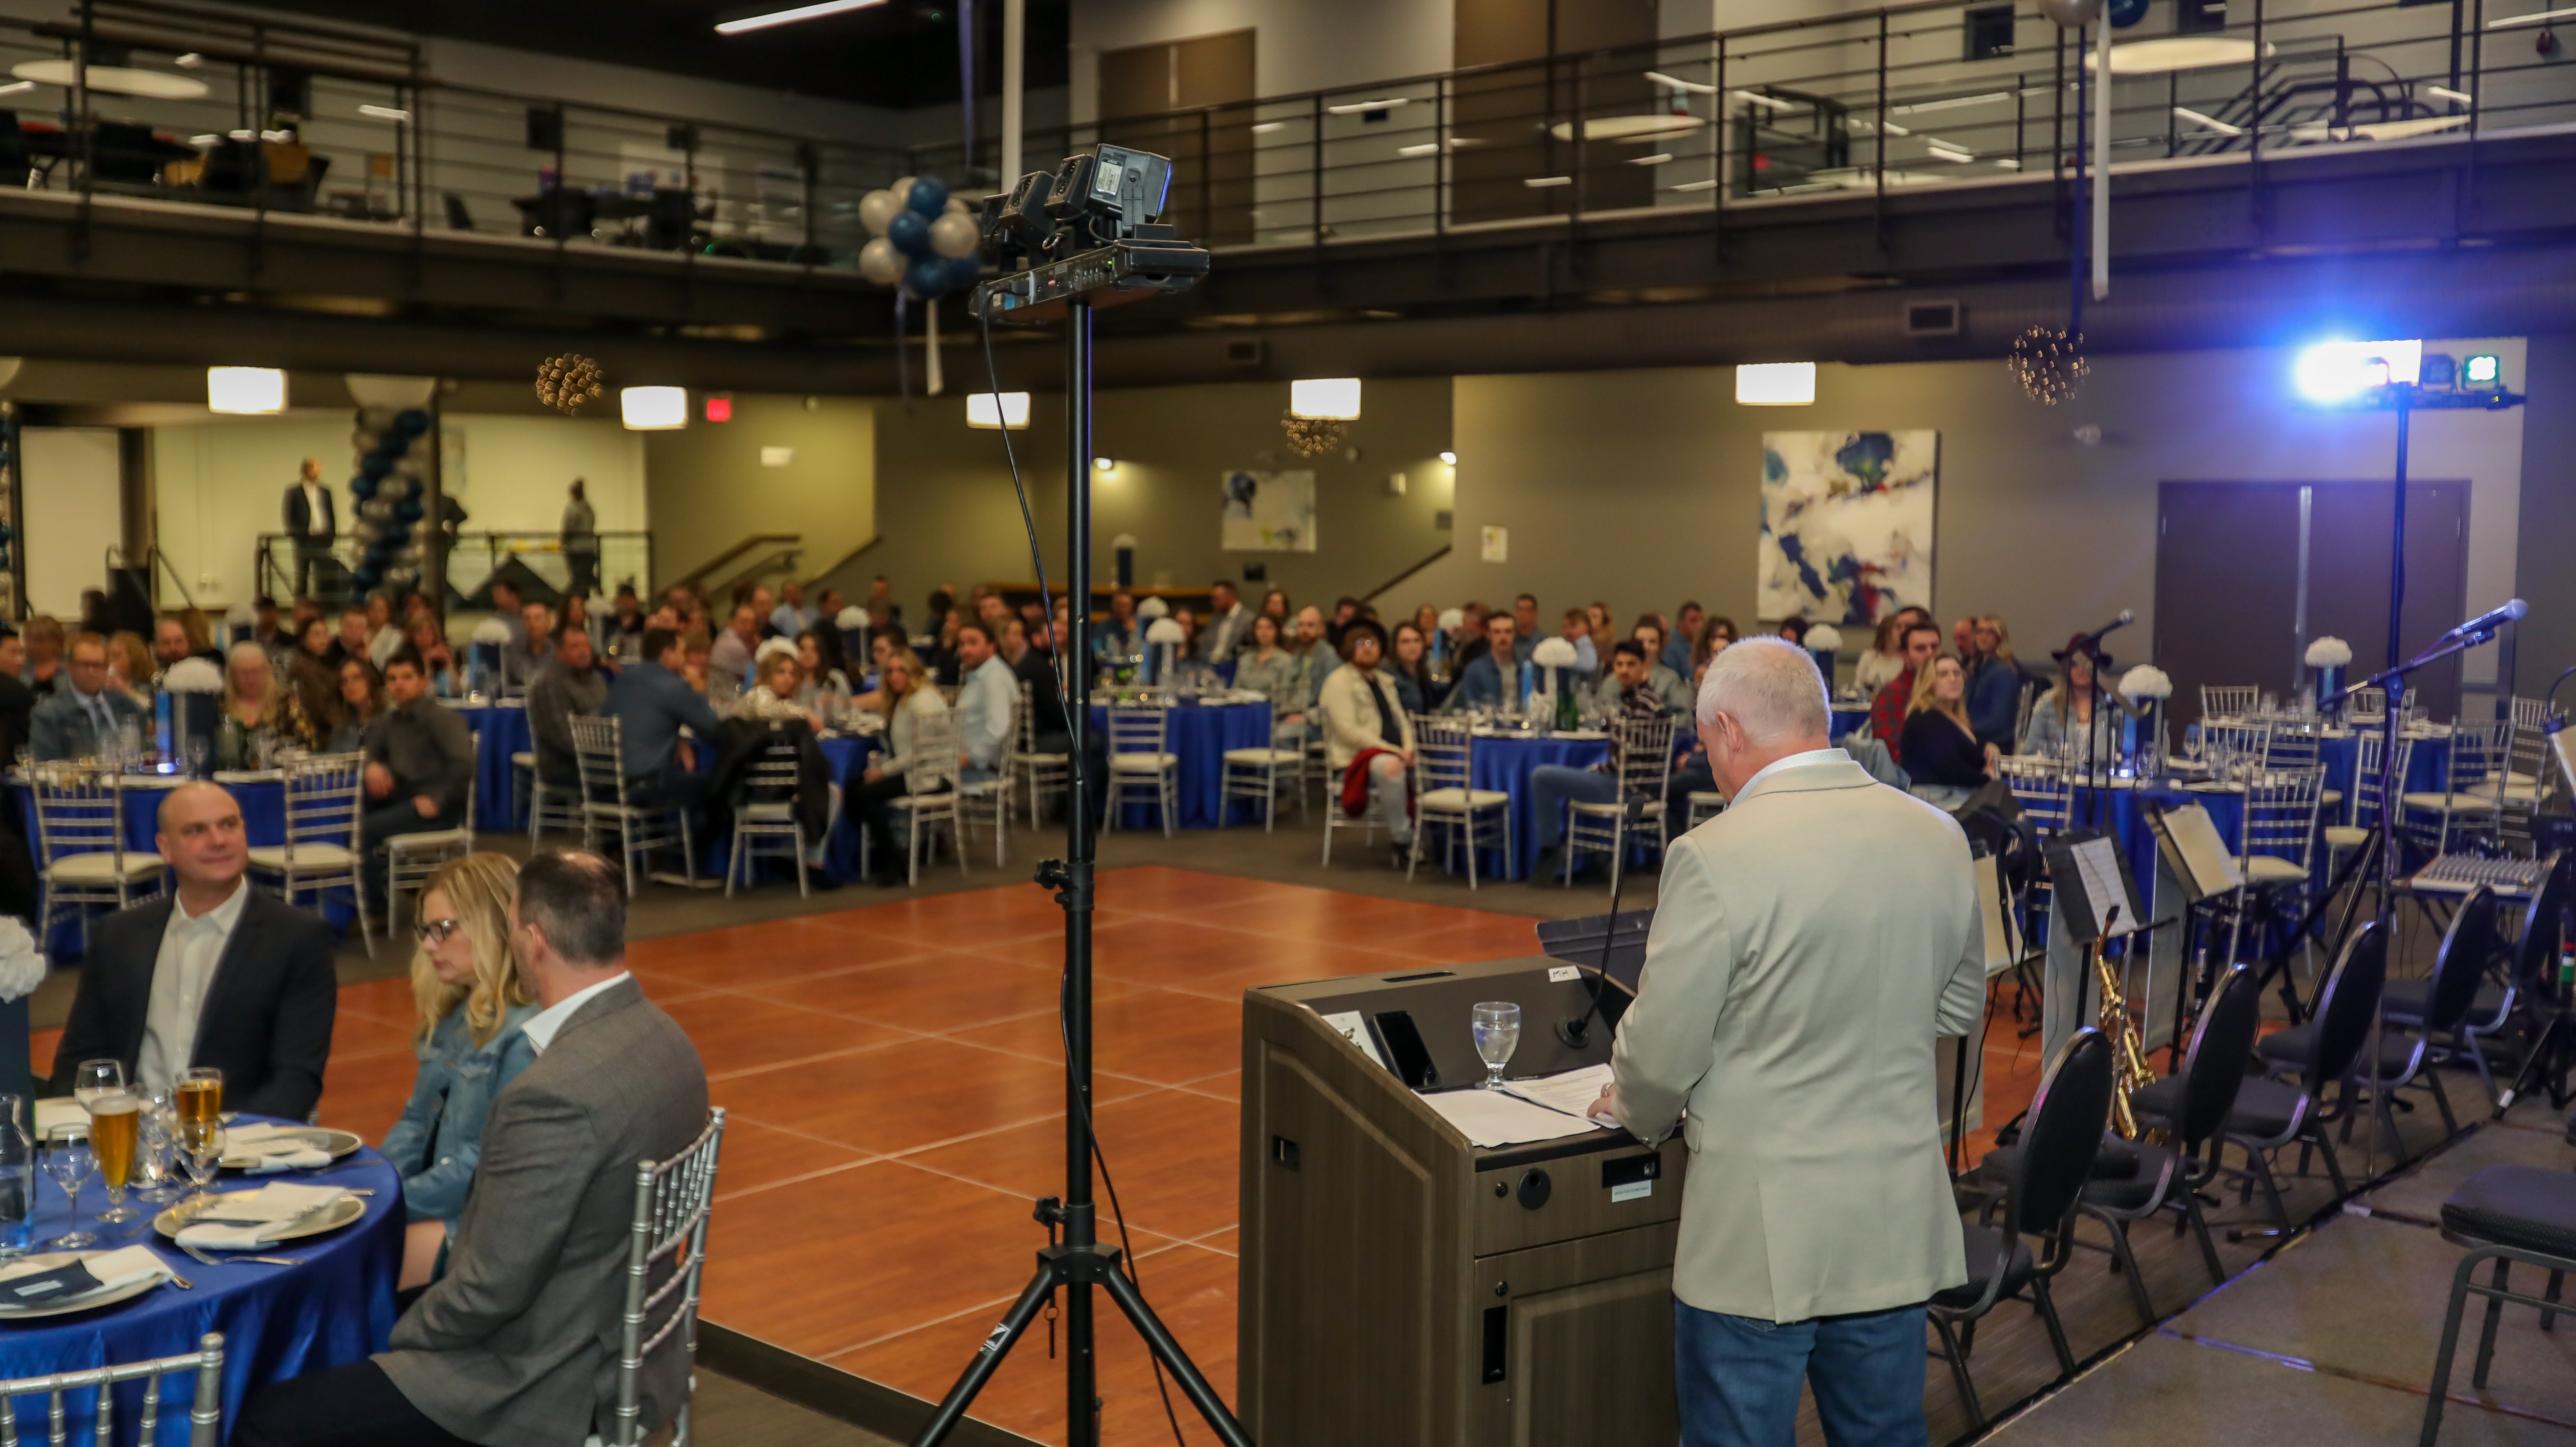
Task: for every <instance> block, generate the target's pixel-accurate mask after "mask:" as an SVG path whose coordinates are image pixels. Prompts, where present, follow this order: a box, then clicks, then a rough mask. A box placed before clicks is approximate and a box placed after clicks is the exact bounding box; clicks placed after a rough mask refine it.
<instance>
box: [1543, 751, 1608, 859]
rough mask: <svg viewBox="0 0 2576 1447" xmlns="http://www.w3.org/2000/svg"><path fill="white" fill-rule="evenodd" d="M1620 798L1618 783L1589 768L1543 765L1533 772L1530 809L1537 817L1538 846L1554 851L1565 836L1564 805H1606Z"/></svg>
mask: <svg viewBox="0 0 2576 1447" xmlns="http://www.w3.org/2000/svg"><path fill="white" fill-rule="evenodd" d="M1618 797H1619V781H1618V780H1617V779H1614V778H1612V777H1610V776H1609V775H1608V774H1596V773H1594V772H1592V771H1591V770H1590V769H1569V768H1566V767H1565V766H1564V765H1562V764H1541V765H1539V766H1538V767H1537V768H1535V769H1532V770H1530V807H1531V808H1533V809H1535V810H1536V811H1537V814H1538V847H1539V848H1541V849H1554V848H1555V847H1556V844H1557V841H1558V840H1560V839H1563V838H1564V837H1565V805H1566V802H1567V801H1568V800H1572V801H1573V802H1575V803H1579V804H1607V803H1609V802H1610V801H1611V800H1613V799H1616V798H1618Z"/></svg>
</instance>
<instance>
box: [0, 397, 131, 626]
mask: <svg viewBox="0 0 2576 1447" xmlns="http://www.w3.org/2000/svg"><path fill="white" fill-rule="evenodd" d="M19 447H20V450H21V451H22V452H23V454H24V458H25V460H24V464H23V466H24V469H25V495H26V502H27V515H26V518H25V521H24V524H23V526H22V527H21V528H20V531H21V532H22V533H23V534H25V536H24V538H23V539H22V540H21V541H20V543H19V546H20V547H22V548H23V549H25V551H26V560H27V607H28V609H29V610H30V611H32V612H37V613H51V614H53V615H54V616H56V617H58V618H62V619H65V620H73V619H77V618H79V617H80V611H81V609H80V596H81V592H82V590H83V589H87V588H103V587H106V586H107V550H108V549H109V548H112V547H115V546H116V545H117V544H118V542H119V541H120V540H121V539H122V537H123V522H122V519H123V517H124V509H123V506H122V503H121V501H120V499H119V496H118V491H117V453H116V429H115V428H113V427H30V428H27V429H26V430H25V431H23V432H21V433H20V434H19Z"/></svg>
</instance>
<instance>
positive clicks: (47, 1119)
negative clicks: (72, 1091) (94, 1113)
mask: <svg viewBox="0 0 2576 1447" xmlns="http://www.w3.org/2000/svg"><path fill="white" fill-rule="evenodd" d="M87 1124H89V1111H88V1110H86V1109H84V1108H83V1107H82V1105H81V1103H80V1102H79V1101H77V1100H74V1099H72V1098H71V1097H70V1096H68V1095H48V1096H42V1097H40V1098H38V1100H37V1101H36V1119H35V1123H34V1125H33V1127H32V1129H33V1130H34V1131H35V1135H36V1139H38V1140H43V1139H44V1138H45V1133H46V1132H47V1131H50V1130H52V1129H53V1128H54V1127H56V1126H58V1125H87Z"/></svg>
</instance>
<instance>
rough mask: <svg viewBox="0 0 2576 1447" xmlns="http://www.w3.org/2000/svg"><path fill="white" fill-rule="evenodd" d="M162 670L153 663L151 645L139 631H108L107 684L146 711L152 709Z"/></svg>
mask: <svg viewBox="0 0 2576 1447" xmlns="http://www.w3.org/2000/svg"><path fill="white" fill-rule="evenodd" d="M159 675H160V670H159V669H157V668H156V667H154V666H153V662H152V646H151V645H150V644H148V643H145V642H144V641H143V635H142V634H140V633H128V632H125V631H123V630H121V629H120V630H118V631H117V632H114V633H111V634H109V635H107V682H108V686H109V687H110V688H112V689H115V690H116V691H117V692H119V693H122V694H124V695H125V696H126V697H127V698H130V699H132V700H134V703H135V706H136V707H137V708H140V709H142V710H143V711H144V712H145V713H146V714H149V713H151V712H152V694H153V691H154V689H155V687H156V686H157V685H156V683H155V680H156V679H157V678H158V677H159Z"/></svg>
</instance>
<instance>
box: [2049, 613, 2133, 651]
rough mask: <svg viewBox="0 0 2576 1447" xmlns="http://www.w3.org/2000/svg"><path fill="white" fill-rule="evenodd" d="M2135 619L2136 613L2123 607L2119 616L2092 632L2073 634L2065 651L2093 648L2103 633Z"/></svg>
mask: <svg viewBox="0 0 2576 1447" xmlns="http://www.w3.org/2000/svg"><path fill="white" fill-rule="evenodd" d="M2137 621H2138V615H2137V614H2135V613H2133V612H2131V611H2129V610H2128V609H2126V608H2123V609H2121V610H2120V616H2119V617H2117V618H2114V619H2112V620H2111V621H2110V622H2108V623H2105V624H2103V625H2102V626H2101V627H2099V628H2096V629H2094V630H2093V631H2092V632H2090V633H2078V634H2076V635H2075V642H2074V643H2072V644H2070V645H2068V647H2067V649H2066V652H2067V653H2079V652H2083V651H2085V650H2088V649H2091V648H2093V647H2094V646H2095V645H2097V644H2099V643H2100V642H2101V641H2102V638H2103V635H2105V634H2109V633H2116V632H2118V631H2119V630H2121V629H2123V628H2126V627H2128V626H2129V625H2130V624H2132V623H2135V622H2137ZM2050 656H2051V657H2057V658H2063V657H2065V656H2066V654H2064V653H2060V654H2052V655H2050Z"/></svg>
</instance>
